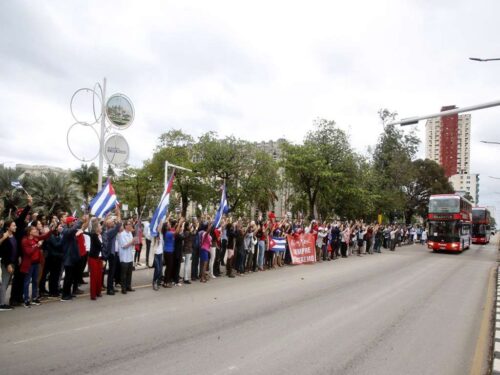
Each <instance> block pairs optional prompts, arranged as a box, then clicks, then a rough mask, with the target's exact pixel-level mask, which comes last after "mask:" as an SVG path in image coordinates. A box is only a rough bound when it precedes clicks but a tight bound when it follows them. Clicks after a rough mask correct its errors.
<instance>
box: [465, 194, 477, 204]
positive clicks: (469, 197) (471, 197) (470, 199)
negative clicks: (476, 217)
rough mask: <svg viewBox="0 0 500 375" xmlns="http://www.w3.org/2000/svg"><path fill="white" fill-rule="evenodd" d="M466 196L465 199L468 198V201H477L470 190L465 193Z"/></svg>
mask: <svg viewBox="0 0 500 375" xmlns="http://www.w3.org/2000/svg"><path fill="white" fill-rule="evenodd" d="M464 198H465V199H467V200H468V201H470V202H471V203H475V199H474V197H473V196H472V195H470V193H469V192H466V193H465V194H464Z"/></svg>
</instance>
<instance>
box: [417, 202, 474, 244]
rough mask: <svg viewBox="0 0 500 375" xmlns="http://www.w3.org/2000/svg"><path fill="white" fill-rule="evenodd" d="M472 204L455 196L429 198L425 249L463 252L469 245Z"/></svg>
mask: <svg viewBox="0 0 500 375" xmlns="http://www.w3.org/2000/svg"><path fill="white" fill-rule="evenodd" d="M471 215H472V203H471V202H469V201H468V200H467V199H465V198H464V197H461V196H460V195H456V194H440V195H431V196H430V198H429V213H428V216H427V219H428V232H427V233H428V235H427V239H428V240H427V247H428V248H429V249H432V250H434V251H437V250H447V251H457V252H458V251H463V250H464V249H468V248H469V247H470V244H471Z"/></svg>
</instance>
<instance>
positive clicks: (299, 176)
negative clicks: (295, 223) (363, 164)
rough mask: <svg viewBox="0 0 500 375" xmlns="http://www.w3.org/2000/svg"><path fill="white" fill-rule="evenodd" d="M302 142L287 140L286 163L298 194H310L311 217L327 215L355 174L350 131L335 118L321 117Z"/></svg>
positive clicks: (287, 172)
mask: <svg viewBox="0 0 500 375" xmlns="http://www.w3.org/2000/svg"><path fill="white" fill-rule="evenodd" d="M313 125H314V129H313V130H312V131H310V132H308V133H307V135H306V137H305V140H304V143H303V144H302V145H293V144H291V143H283V145H282V151H283V156H282V166H283V168H284V170H285V176H286V178H287V180H288V181H289V182H290V183H291V184H292V186H293V189H294V191H295V194H294V195H295V198H297V197H298V198H299V199H300V198H306V200H307V203H308V213H309V217H310V218H313V217H316V216H317V215H316V214H317V211H318V207H317V203H318V202H321V203H322V206H321V207H320V209H319V211H321V213H322V214H323V215H325V216H327V215H328V212H331V211H332V210H333V208H334V207H335V203H336V201H337V202H338V201H339V200H341V197H342V193H341V192H342V189H344V190H345V189H349V188H350V187H352V186H353V185H351V186H348V185H346V183H345V182H346V181H348V180H350V177H352V176H353V170H352V169H350V166H352V165H353V163H354V161H355V156H354V153H353V151H352V149H351V146H350V144H349V139H348V137H347V134H346V133H345V132H344V131H343V130H341V129H340V128H338V127H337V126H336V124H335V122H334V121H329V120H325V119H318V120H316V121H315V122H314V124H313Z"/></svg>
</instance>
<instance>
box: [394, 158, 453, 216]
mask: <svg viewBox="0 0 500 375" xmlns="http://www.w3.org/2000/svg"><path fill="white" fill-rule="evenodd" d="M411 172H412V178H411V180H410V181H408V182H407V183H406V184H405V185H404V186H403V192H404V194H405V198H406V204H405V219H406V223H407V224H410V223H411V219H412V217H413V216H414V215H415V214H418V215H419V216H421V217H424V218H425V217H427V210H428V205H429V197H430V196H431V195H433V194H449V193H453V191H454V190H453V186H452V185H451V184H450V182H449V181H448V178H447V177H446V175H445V174H444V170H443V168H442V167H441V166H440V165H439V164H438V163H436V162H435V161H432V160H429V159H425V160H422V159H417V160H415V161H413V162H412V168H411Z"/></svg>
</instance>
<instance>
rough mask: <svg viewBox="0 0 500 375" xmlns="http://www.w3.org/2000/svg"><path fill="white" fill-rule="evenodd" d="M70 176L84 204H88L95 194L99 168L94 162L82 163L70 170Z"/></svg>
mask: <svg viewBox="0 0 500 375" xmlns="http://www.w3.org/2000/svg"><path fill="white" fill-rule="evenodd" d="M71 178H72V179H73V182H74V183H75V185H76V186H78V188H79V189H80V192H81V194H82V195H83V199H84V200H85V204H86V205H88V204H89V201H90V198H92V197H93V196H95V195H96V194H97V180H98V178H99V170H98V169H97V167H96V166H95V165H94V163H92V164H90V165H88V164H82V165H81V167H80V168H78V169H75V170H74V171H72V172H71Z"/></svg>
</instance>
